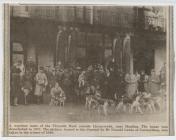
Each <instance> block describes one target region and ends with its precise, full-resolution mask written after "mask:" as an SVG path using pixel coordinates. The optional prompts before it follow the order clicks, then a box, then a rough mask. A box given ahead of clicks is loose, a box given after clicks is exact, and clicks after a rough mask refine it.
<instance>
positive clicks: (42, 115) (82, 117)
mask: <svg viewBox="0 0 176 140" xmlns="http://www.w3.org/2000/svg"><path fill="white" fill-rule="evenodd" d="M10 109H11V110H10V120H11V122H33V123H35V122H38V123H42V122H46V123H59V122H127V121H128V122H144V121H146V122H149V121H152V122H161V121H165V120H166V113H165V112H160V113H159V112H157V113H152V114H151V113H145V114H143V115H141V114H138V113H134V114H125V113H115V111H114V110H113V109H110V112H109V115H108V116H106V117H105V116H103V115H99V114H98V113H97V110H91V111H88V110H86V109H85V108H84V105H75V104H66V105H65V107H58V106H49V105H46V104H42V105H35V104H31V105H19V106H17V107H15V106H11V108H10Z"/></svg>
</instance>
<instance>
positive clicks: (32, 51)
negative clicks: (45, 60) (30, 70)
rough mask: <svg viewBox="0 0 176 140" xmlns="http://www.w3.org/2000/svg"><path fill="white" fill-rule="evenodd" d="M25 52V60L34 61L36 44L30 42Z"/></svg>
mask: <svg viewBox="0 0 176 140" xmlns="http://www.w3.org/2000/svg"><path fill="white" fill-rule="evenodd" d="M26 54H27V61H28V60H30V61H33V62H36V59H37V58H36V45H35V44H32V43H30V44H29V45H28V47H27V49H26Z"/></svg>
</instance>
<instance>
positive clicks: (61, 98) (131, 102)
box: [50, 84, 166, 116]
mask: <svg viewBox="0 0 176 140" xmlns="http://www.w3.org/2000/svg"><path fill="white" fill-rule="evenodd" d="M65 100H66V95H65V93H64V91H63V90H62V89H61V88H60V87H59V86H58V84H56V86H55V88H53V89H52V90H51V101H50V105H54V106H60V107H61V106H62V107H64V104H65ZM165 107H166V94H165V91H163V90H160V91H159V92H158V94H157V95H152V94H151V93H147V92H138V91H137V92H136V94H135V95H133V97H131V98H130V97H128V96H127V95H123V96H118V94H116V93H115V94H114V98H113V99H106V98H103V97H102V96H101V94H99V92H95V94H89V92H88V93H87V94H85V108H86V109H87V110H88V111H91V110H97V113H98V114H103V115H104V116H107V115H108V114H110V113H109V109H110V108H111V109H114V111H115V112H116V113H129V114H133V113H139V114H144V113H155V112H161V111H163V110H164V109H165Z"/></svg>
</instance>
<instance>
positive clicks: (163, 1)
mask: <svg viewBox="0 0 176 140" xmlns="http://www.w3.org/2000/svg"><path fill="white" fill-rule="evenodd" d="M4 3H11V4H12V3H14V4H19V3H24V4H106V5H107V4H118V5H172V6H174V15H173V17H174V25H176V0H104V1H103V0H96V1H95V0H0V19H1V20H0V136H2V133H3V131H2V128H3V73H4V70H3V69H4V67H3V66H4V64H3V62H4V54H3V51H4V49H3V47H4V44H3V39H4V38H3V30H4V29H3V27H4V25H3V16H4V11H3V4H4ZM175 34H176V26H174V37H173V38H174V51H175V49H176V37H175ZM174 59H175V58H174ZM175 73H176V70H175ZM174 78H176V74H175V77H174ZM174 99H176V82H175V83H174ZM175 116H176V102H174V118H175V119H176V117H175ZM174 123H175V125H174V126H176V121H174ZM175 132H176V127H175ZM0 139H7V138H5V137H0ZM8 139H21V140H23V139H24V140H26V139H38V140H44V139H48V137H20V138H17V137H15V138H13V137H10V138H9V137H8ZM49 139H55V140H56V139H57V140H58V139H63V140H67V139H72V140H79V139H80V140H81V139H85V140H89V139H94V140H104V139H111V140H114V139H125V140H136V139H140V140H148V139H149V140H166V139H167V140H168V139H169V140H175V139H176V136H164V137H163V136H159V137H137V138H136V137H84V138H83V137H50V138H49Z"/></svg>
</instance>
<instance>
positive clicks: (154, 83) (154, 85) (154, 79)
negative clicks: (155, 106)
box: [149, 70, 160, 95]
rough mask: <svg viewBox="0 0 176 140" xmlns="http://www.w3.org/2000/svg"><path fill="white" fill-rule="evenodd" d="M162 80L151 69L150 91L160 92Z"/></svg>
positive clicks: (153, 92)
mask: <svg viewBox="0 0 176 140" xmlns="http://www.w3.org/2000/svg"><path fill="white" fill-rule="evenodd" d="M159 84H160V80H159V77H158V76H157V75H156V73H155V71H154V70H152V71H151V75H150V76H149V92H150V93H151V94H153V95H156V94H158V93H159V88H160V85H159Z"/></svg>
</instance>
